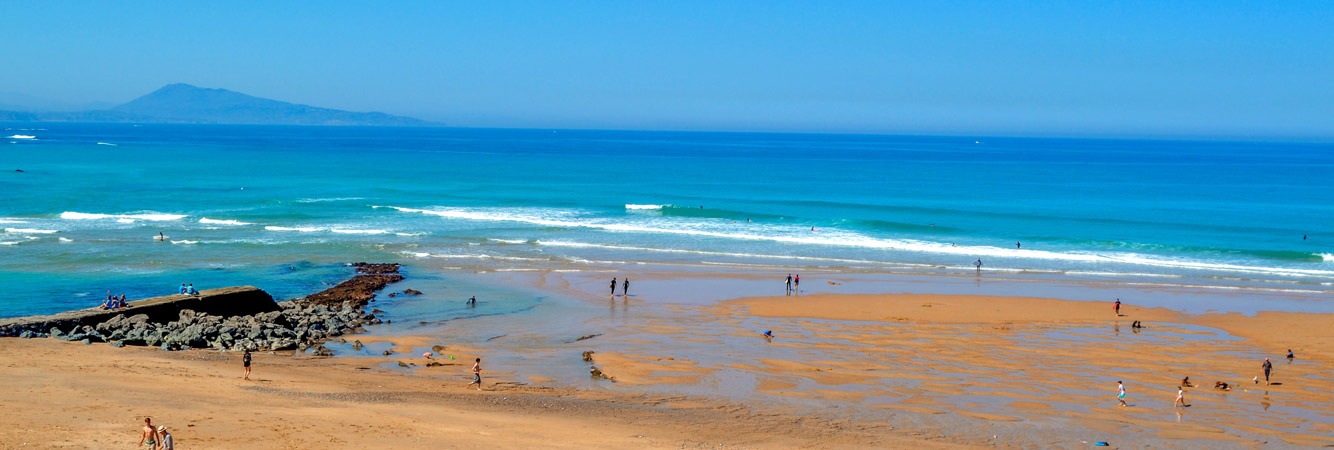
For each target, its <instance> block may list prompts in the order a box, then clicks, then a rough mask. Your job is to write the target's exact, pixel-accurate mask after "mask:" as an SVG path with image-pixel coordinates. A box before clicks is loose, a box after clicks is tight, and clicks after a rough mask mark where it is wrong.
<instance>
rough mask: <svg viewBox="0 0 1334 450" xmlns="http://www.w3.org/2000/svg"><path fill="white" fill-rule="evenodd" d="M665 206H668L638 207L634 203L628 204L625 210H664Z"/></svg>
mask: <svg viewBox="0 0 1334 450" xmlns="http://www.w3.org/2000/svg"><path fill="white" fill-rule="evenodd" d="M663 206H666V205H636V204H633V203H626V204H625V209H662V207H663Z"/></svg>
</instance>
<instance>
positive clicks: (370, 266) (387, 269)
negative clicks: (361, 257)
mask: <svg viewBox="0 0 1334 450" xmlns="http://www.w3.org/2000/svg"><path fill="white" fill-rule="evenodd" d="M350 265H351V266H352V267H356V268H357V273H364V274H368V275H384V274H390V273H398V268H399V265H398V264H392V263H390V264H377V263H365V262H358V263H352V264H350Z"/></svg>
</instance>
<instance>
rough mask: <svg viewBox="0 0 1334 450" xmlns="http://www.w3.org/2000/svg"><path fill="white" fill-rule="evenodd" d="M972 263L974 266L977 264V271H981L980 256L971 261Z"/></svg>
mask: <svg viewBox="0 0 1334 450" xmlns="http://www.w3.org/2000/svg"><path fill="white" fill-rule="evenodd" d="M973 265H974V266H977V271H978V272H981V271H982V258H977V262H975V263H973Z"/></svg>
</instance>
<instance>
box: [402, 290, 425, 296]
mask: <svg viewBox="0 0 1334 450" xmlns="http://www.w3.org/2000/svg"><path fill="white" fill-rule="evenodd" d="M403 295H422V291H419V290H416V289H407V290H404V291H403Z"/></svg>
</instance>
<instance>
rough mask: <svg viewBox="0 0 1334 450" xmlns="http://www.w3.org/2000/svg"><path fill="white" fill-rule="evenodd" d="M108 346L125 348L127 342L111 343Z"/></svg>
mask: <svg viewBox="0 0 1334 450" xmlns="http://www.w3.org/2000/svg"><path fill="white" fill-rule="evenodd" d="M107 345H110V346H112V347H117V348H119V347H124V346H125V342H124V341H111V342H108V343H107Z"/></svg>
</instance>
